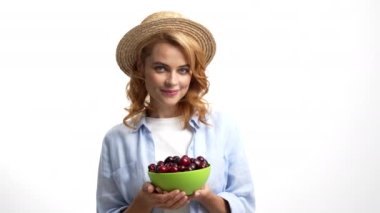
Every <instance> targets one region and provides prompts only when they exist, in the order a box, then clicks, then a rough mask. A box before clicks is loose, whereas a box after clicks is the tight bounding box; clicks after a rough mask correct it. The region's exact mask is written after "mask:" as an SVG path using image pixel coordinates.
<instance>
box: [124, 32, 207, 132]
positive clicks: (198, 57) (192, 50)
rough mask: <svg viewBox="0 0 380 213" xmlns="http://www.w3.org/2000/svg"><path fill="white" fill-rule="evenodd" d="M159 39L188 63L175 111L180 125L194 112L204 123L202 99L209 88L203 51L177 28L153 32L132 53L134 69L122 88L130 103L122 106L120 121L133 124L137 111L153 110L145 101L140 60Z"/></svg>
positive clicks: (188, 119)
mask: <svg viewBox="0 0 380 213" xmlns="http://www.w3.org/2000/svg"><path fill="white" fill-rule="evenodd" d="M162 42H165V43H169V44H171V45H174V46H176V47H178V48H179V49H180V50H181V51H182V53H183V54H184V56H185V59H186V61H187V62H188V64H189V65H190V73H191V81H190V85H189V90H188V92H187V93H186V95H185V96H184V97H183V98H182V99H181V100H180V101H179V102H178V113H179V114H180V115H182V121H183V128H187V127H189V121H190V119H191V117H192V116H193V115H194V114H196V115H197V116H198V119H199V121H200V122H202V123H204V124H207V122H206V114H207V112H208V103H207V102H206V101H205V100H204V99H203V97H204V95H206V94H207V92H208V89H209V81H208V79H207V76H206V74H205V70H206V66H207V65H206V60H205V55H204V52H203V51H202V49H201V48H200V46H199V45H198V43H197V42H196V41H194V40H193V39H192V38H191V37H189V36H186V35H185V34H183V33H180V32H166V33H160V34H156V35H154V36H152V37H150V39H148V40H147V41H146V42H145V43H143V44H141V45H140V46H139V48H138V51H137V53H136V54H137V57H136V58H137V61H136V63H135V66H134V69H135V71H134V72H132V73H131V75H130V81H129V83H128V84H127V88H126V94H127V97H128V99H129V100H130V101H131V104H130V106H129V108H126V110H127V111H128V114H127V116H126V117H125V118H124V120H123V122H124V124H125V125H127V126H129V127H131V128H134V127H135V125H136V124H137V123H138V121H139V119H140V117H141V115H143V114H144V113H146V112H147V111H148V110H154V109H153V108H152V107H151V106H150V103H149V101H148V97H149V94H148V91H147V90H146V86H145V79H144V72H143V67H144V61H145V59H146V58H147V57H148V56H150V54H151V52H152V49H153V47H154V45H155V44H157V43H162ZM129 121H132V123H130V122H129Z"/></svg>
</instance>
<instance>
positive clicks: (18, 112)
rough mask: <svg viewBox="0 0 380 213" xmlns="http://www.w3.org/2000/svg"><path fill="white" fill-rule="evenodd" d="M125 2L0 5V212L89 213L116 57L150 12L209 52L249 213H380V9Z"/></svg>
mask: <svg viewBox="0 0 380 213" xmlns="http://www.w3.org/2000/svg"><path fill="white" fill-rule="evenodd" d="M131 2H132V1H121V0H119V1H97V0H92V1H90V0H65V1H47V0H46V1H44V0H35V1H27V0H13V1H8V2H6V1H2V2H1V3H0V101H1V102H0V212H38V213H45V212H65V213H66V212H67V213H71V212H95V191H96V178H97V167H98V160H99V154H100V147H101V142H102V138H103V136H104V134H105V132H106V131H107V130H108V129H109V128H111V127H112V126H113V125H115V124H117V123H119V122H121V120H122V118H123V116H124V115H125V111H124V110H123V108H124V107H126V106H127V105H128V102H127V99H126V98H125V95H124V89H125V85H126V83H127V81H128V78H127V77H126V76H125V75H123V73H122V72H121V71H120V70H119V68H118V67H117V64H116V61H115V48H116V45H117V43H118V41H119V39H120V38H121V37H122V36H123V35H124V33H125V32H127V30H128V29H130V28H131V27H133V26H135V25H136V24H138V23H139V22H141V21H142V19H143V18H144V17H145V16H146V15H148V14H150V13H151V12H154V11H158V10H177V11H179V12H181V13H183V14H184V15H185V16H187V17H190V18H192V19H194V20H196V21H199V22H201V23H203V24H204V25H205V26H207V27H209V29H210V30H211V31H212V32H213V34H214V36H215V38H216V41H217V44H218V49H217V54H216V56H215V59H214V61H213V62H212V64H211V65H210V66H209V69H208V74H209V77H210V79H209V80H210V82H211V88H210V89H211V91H210V93H209V95H208V96H207V98H208V100H209V101H210V102H211V103H212V104H213V105H214V106H215V107H217V108H220V109H222V110H225V111H228V112H231V113H234V114H235V115H236V118H237V119H238V120H239V121H241V124H242V132H243V135H244V137H245V139H246V143H247V152H248V153H249V160H250V163H251V169H252V174H253V176H254V183H255V195H256V199H257V212H260V213H277V212H288V213H305V212H308V213H312V212H324V213H335V212H345V213H354V212H365V213H377V212H380V193H379V191H380V183H379V180H380V154H379V151H380V150H379V148H380V144H379V142H380V110H379V109H380V84H379V83H380V82H379V81H380V74H379V71H380V62H379V61H380V58H379V48H380V46H379V39H378V38H376V37H375V36H377V37H378V36H379V34H380V27H379V25H380V21H379V15H378V14H376V13H378V12H380V10H379V9H380V8H379V3H378V2H375V0H348V1H339V0H318V1H304V0H288V1H282V0H265V1H262V0H257V1H238V0H235V1H231V2H228V3H223V2H220V1H208V2H206V1H147V0H144V1H143V0H139V1H133V3H131Z"/></svg>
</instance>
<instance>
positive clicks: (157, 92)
mask: <svg viewBox="0 0 380 213" xmlns="http://www.w3.org/2000/svg"><path fill="white" fill-rule="evenodd" d="M215 46H216V45H215V41H214V38H213V36H212V34H211V33H210V32H209V31H208V30H207V29H206V28H205V27H204V26H202V25H201V24H199V23H196V22H194V21H191V20H189V19H185V18H183V17H182V16H181V15H180V14H178V13H174V12H158V13H154V14H152V15H150V16H148V17H147V18H146V19H145V20H144V21H143V22H142V23H141V24H140V25H138V26H136V27H134V28H133V29H131V30H130V31H129V32H128V33H126V34H125V36H124V37H123V38H122V39H121V41H120V42H119V45H118V48H117V62H118V64H119V66H120V68H121V70H122V71H123V72H124V73H125V74H127V75H128V76H129V77H130V82H129V84H128V87H127V96H128V98H129V99H130V101H131V105H130V107H129V108H128V115H127V116H126V117H125V118H124V122H123V123H122V124H120V125H117V126H115V127H113V128H112V129H111V130H110V131H109V132H108V133H107V134H106V136H105V138H104V141H103V146H102V152H101V159H100V164H99V175H98V188H97V211H98V212H102V213H103V212H124V213H127V212H128V213H130V212H138V213H143V212H165V213H166V212H181V213H182V212H191V213H193V212H238V213H242V212H254V207H255V203H254V202H255V199H254V195H253V184H252V179H251V177H250V171H249V166H248V165H247V159H246V157H245V155H244V149H243V147H242V143H241V141H240V139H239V134H238V130H237V128H236V125H235V124H234V123H233V120H232V119H230V118H228V117H227V116H225V115H223V114H220V113H216V112H212V111H211V110H210V109H209V108H208V107H207V103H206V102H205V101H204V100H203V96H204V95H205V94H206V93H207V92H208V86H209V85H208V80H207V76H206V74H205V70H206V66H207V65H208V64H209V63H210V62H211V60H212V58H213V56H214V54H215ZM185 154H186V155H189V156H194V157H195V156H200V155H201V156H204V157H205V158H206V159H207V160H208V162H209V163H210V164H211V166H212V170H211V174H210V176H209V179H208V182H207V184H206V185H205V186H204V187H203V188H202V189H200V190H197V191H196V192H195V193H194V194H193V195H191V196H187V195H186V194H185V193H184V192H181V191H179V190H173V191H170V192H163V191H162V190H161V189H159V188H158V187H155V186H154V185H152V184H151V183H150V182H149V177H148V174H147V173H148V171H147V170H148V165H149V164H151V163H154V162H157V161H158V160H163V159H165V158H166V157H167V156H174V155H178V156H182V155H185Z"/></svg>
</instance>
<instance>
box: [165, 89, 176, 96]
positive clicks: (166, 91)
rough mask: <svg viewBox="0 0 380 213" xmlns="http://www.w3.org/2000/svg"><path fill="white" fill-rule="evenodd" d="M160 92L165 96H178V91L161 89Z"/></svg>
mask: <svg viewBox="0 0 380 213" xmlns="http://www.w3.org/2000/svg"><path fill="white" fill-rule="evenodd" d="M161 92H162V93H163V94H164V95H166V96H175V95H177V94H178V90H169V89H163V90H161Z"/></svg>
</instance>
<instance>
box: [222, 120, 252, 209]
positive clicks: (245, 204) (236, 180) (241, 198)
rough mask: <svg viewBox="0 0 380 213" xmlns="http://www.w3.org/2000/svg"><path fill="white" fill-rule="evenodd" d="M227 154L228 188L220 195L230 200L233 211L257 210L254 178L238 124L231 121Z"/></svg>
mask: <svg viewBox="0 0 380 213" xmlns="http://www.w3.org/2000/svg"><path fill="white" fill-rule="evenodd" d="M231 124H232V126H231V127H230V128H229V134H228V140H227V144H226V155H227V158H228V172H227V185H226V190H225V191H223V192H221V193H219V194H218V195H219V196H221V197H223V198H224V199H225V200H226V201H228V203H229V206H230V209H231V212H232V213H235V212H249V213H254V212H255V197H254V188H253V180H252V177H251V173H250V169H249V164H248V159H247V157H246V154H245V149H244V147H243V142H242V140H241V137H240V133H239V128H238V126H237V125H236V124H235V123H234V122H232V121H231Z"/></svg>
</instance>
